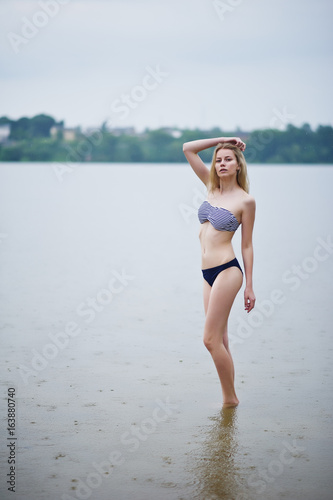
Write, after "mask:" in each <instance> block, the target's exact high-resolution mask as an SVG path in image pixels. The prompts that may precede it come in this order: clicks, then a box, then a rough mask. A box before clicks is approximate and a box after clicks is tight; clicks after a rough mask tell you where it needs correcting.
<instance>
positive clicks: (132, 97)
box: [0, 0, 333, 131]
mask: <svg viewBox="0 0 333 500" xmlns="http://www.w3.org/2000/svg"><path fill="white" fill-rule="evenodd" d="M42 5H43V7H44V8H43V7H42ZM332 14H333V2H332V1H331V0H274V1H273V0H225V1H222V0H221V1H218V0H168V1H167V2H159V1H157V0H155V1H154V0H138V1H135V0H119V1H117V0H109V1H107V0H104V1H101V0H38V1H30V0H25V1H15V0H1V2H0V29H1V33H2V37H1V54H0V57H1V66H0V67H1V75H0V92H1V96H2V100H1V101H2V102H1V108H0V115H7V116H9V117H11V118H13V119H17V118H19V117H21V116H33V115H35V114H38V113H47V114H50V115H52V116H54V117H55V118H56V119H57V120H61V119H64V120H65V123H66V125H67V126H76V125H83V126H96V127H98V126H100V125H101V123H102V122H103V121H108V123H109V124H110V125H113V126H128V125H133V126H135V127H136V128H137V129H138V130H140V129H143V128H144V127H151V128H156V127H162V126H178V127H182V128H183V127H190V128H194V127H199V128H211V127H213V126H220V127H221V128H222V129H224V130H226V131H227V130H233V129H234V128H235V127H237V126H239V127H241V128H242V129H244V130H253V129H254V128H264V127H269V126H272V125H273V126H275V127H280V128H282V126H283V125H284V124H285V123H286V122H290V123H293V124H294V125H297V126H299V125H302V124H303V123H305V122H307V123H310V125H311V126H312V127H316V126H317V125H318V124H322V125H328V124H329V125H332V124H333V113H332V107H333V105H332V101H333V99H332V95H331V93H332V88H333V85H332V71H333V65H332V45H333V44H332V38H333V30H332V28H331V22H332Z"/></svg>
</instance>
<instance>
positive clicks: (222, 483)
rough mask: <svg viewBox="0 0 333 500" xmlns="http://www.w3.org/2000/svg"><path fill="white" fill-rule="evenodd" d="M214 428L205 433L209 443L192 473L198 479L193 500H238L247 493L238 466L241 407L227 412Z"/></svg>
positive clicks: (221, 413) (226, 410)
mask: <svg viewBox="0 0 333 500" xmlns="http://www.w3.org/2000/svg"><path fill="white" fill-rule="evenodd" d="M210 420H212V421H213V424H212V425H211V426H210V427H209V429H208V430H205V434H206V439H205V440H204V442H203V444H202V446H201V448H200V455H199V456H197V457H196V458H195V464H194V466H193V467H192V468H191V469H192V470H191V472H192V473H194V474H195V475H196V479H197V481H196V484H197V491H196V494H195V496H194V497H193V498H195V499H198V500H199V499H200V500H218V499H228V500H238V499H240V498H244V497H243V493H244V489H243V488H242V486H241V484H240V477H239V476H240V470H239V469H238V465H237V457H236V455H237V451H238V442H237V407H236V408H223V409H222V410H221V412H220V413H219V414H218V415H217V416H216V417H211V419H210Z"/></svg>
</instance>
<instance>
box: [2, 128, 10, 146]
mask: <svg viewBox="0 0 333 500" xmlns="http://www.w3.org/2000/svg"><path fill="white" fill-rule="evenodd" d="M9 136H10V125H9V124H6V125H0V144H2V143H4V142H6V141H7V140H8V137H9Z"/></svg>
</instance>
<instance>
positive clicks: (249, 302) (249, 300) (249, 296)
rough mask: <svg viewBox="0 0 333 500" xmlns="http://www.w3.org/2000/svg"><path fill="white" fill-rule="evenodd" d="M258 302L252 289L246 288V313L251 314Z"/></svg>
mask: <svg viewBox="0 0 333 500" xmlns="http://www.w3.org/2000/svg"><path fill="white" fill-rule="evenodd" d="M255 302H256V296H255V295H254V292H253V290H252V288H245V291H244V305H245V311H246V312H248V313H249V312H250V311H252V309H253V308H254V304H255Z"/></svg>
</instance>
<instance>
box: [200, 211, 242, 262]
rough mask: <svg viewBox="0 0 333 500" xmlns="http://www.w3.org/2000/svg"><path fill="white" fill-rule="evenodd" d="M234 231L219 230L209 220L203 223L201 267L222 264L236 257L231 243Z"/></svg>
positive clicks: (201, 231) (201, 229) (201, 232)
mask: <svg viewBox="0 0 333 500" xmlns="http://www.w3.org/2000/svg"><path fill="white" fill-rule="evenodd" d="M233 235H234V232H233V231H232V232H230V231H218V230H216V229H215V228H214V227H213V226H212V224H211V223H210V222H209V221H207V222H204V223H203V224H201V228H200V232H199V239H200V243H201V269H209V268H211V267H216V266H220V265H222V264H225V263H226V262H230V261H231V260H233V259H234V258H235V253H234V250H233V247H232V244H231V240H232V237H233Z"/></svg>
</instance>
